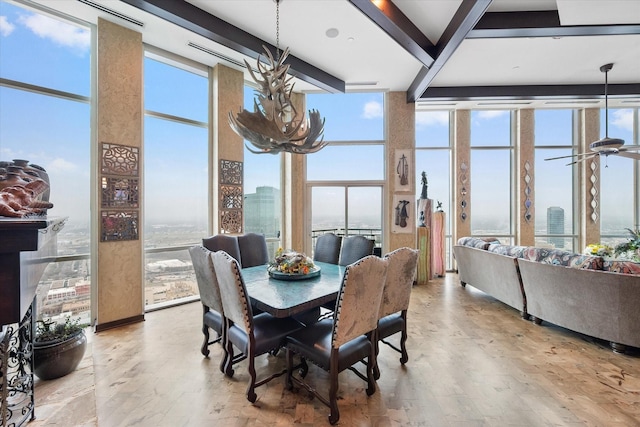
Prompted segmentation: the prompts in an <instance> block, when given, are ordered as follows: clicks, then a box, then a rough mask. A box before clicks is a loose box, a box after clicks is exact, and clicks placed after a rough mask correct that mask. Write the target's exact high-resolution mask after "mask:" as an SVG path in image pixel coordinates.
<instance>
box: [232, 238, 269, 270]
mask: <svg viewBox="0 0 640 427" xmlns="http://www.w3.org/2000/svg"><path fill="white" fill-rule="evenodd" d="M238 245H239V246H240V258H241V261H240V265H241V266H242V268H248V267H255V266H256V265H265V264H267V263H268V262H269V250H268V249H267V239H266V238H265V237H264V234H258V233H246V234H242V235H240V236H238Z"/></svg>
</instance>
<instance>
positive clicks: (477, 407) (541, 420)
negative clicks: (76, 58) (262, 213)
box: [29, 273, 640, 427]
mask: <svg viewBox="0 0 640 427" xmlns="http://www.w3.org/2000/svg"><path fill="white" fill-rule="evenodd" d="M200 316H201V308H200V305H199V303H193V304H187V305H182V306H178V307H173V308H170V309H166V310H162V311H156V312H151V313H147V314H146V316H145V318H146V320H145V322H142V323H138V324H134V325H128V326H123V327H120V328H117V329H113V330H107V331H103V332H100V333H99V334H89V337H88V338H89V343H88V346H89V351H88V352H87V355H86V357H85V359H84V360H83V362H82V364H81V366H80V368H79V369H78V370H76V371H75V372H73V373H72V374H70V375H68V376H66V377H63V378H60V379H58V380H53V381H40V380H37V381H36V416H37V420H36V421H34V422H32V423H30V424H29V426H30V427H40V426H64V427H73V426H100V427H112V426H113V427H124V426H150V427H157V426H168V427H169V426H170V427H175V426H189V427H197V426H211V425H216V426H225V427H226V426H263V425H264V426H267V425H268V426H274V425H275V426H290V425H296V426H300V427H304V426H326V425H328V421H327V416H328V414H329V411H328V408H327V407H325V406H324V405H323V404H322V403H321V402H319V401H318V399H311V398H310V396H309V394H308V393H307V392H305V391H304V390H298V391H294V392H291V391H289V390H287V389H286V388H285V387H284V382H283V378H280V379H276V380H274V381H272V382H270V383H269V384H267V385H265V386H262V387H259V388H258V389H256V392H257V394H258V399H257V401H256V402H255V404H251V403H249V402H248V401H247V400H246V397H245V392H246V385H247V381H248V373H247V371H246V363H245V362H242V363H240V364H238V365H236V367H235V370H236V373H235V375H234V377H233V378H227V377H226V376H224V375H223V374H222V373H221V372H220V371H219V361H220V358H221V357H222V351H221V348H220V346H218V345H214V346H212V347H211V354H210V356H209V357H208V358H205V357H203V356H202V355H201V354H200V345H201V340H202V333H201V331H200V321H201V320H200ZM408 319H409V338H408V341H407V347H408V350H409V362H408V363H407V364H406V366H402V365H401V364H400V362H399V354H398V353H396V352H394V351H393V350H391V349H390V348H388V347H386V346H384V345H381V346H380V359H379V364H380V369H381V372H382V376H381V378H380V380H379V381H378V387H377V391H376V393H375V394H374V395H373V396H367V395H366V392H365V388H366V386H365V383H364V382H363V381H362V380H361V379H359V378H357V377H356V376H355V375H353V374H352V373H350V372H348V371H345V372H343V373H341V374H340V390H339V401H338V405H339V408H340V425H344V426H349V427H351V426H385V427H386V426H438V427H449V426H483V427H486V426H500V427H502V426H526V427H531V426H598V427H600V426H607V427H609V426H613V427H619V426H625V427H627V426H640V350H638V349H631V351H630V354H627V355H620V354H615V353H613V352H612V351H611V350H610V349H609V348H608V345H607V343H604V342H602V341H599V340H596V339H593V338H590V337H585V336H583V335H580V334H576V333H573V332H571V331H568V330H565V329H563V328H559V327H557V326H555V325H550V324H547V323H546V322H545V323H543V324H542V325H535V324H533V323H532V322H530V321H526V320H523V319H522V318H521V317H520V313H519V312H517V311H516V310H514V309H512V308H510V307H507V306H505V305H504V304H502V303H500V302H498V301H496V300H495V299H493V298H491V297H489V296H487V295H485V294H484V293H482V292H480V291H477V290H476V289H474V288H473V287H472V286H467V287H465V288H463V287H461V286H460V285H459V281H458V278H457V275H455V274H452V273H448V274H447V275H446V276H445V278H441V279H436V280H433V281H431V282H430V283H429V284H427V285H421V286H416V287H414V289H413V293H412V296H411V306H410V309H409V313H408ZM394 339H396V338H395V337H394V338H392V340H394ZM284 366H285V357H284V352H280V353H279V354H278V355H276V356H272V355H264V356H260V357H259V358H258V359H257V361H256V368H257V370H258V376H259V377H260V375H261V374H267V373H269V372H271V371H273V370H277V369H282V368H283V367H284ZM307 379H308V380H310V381H313V383H314V384H315V385H316V387H317V388H318V389H320V390H323V391H324V390H327V389H328V375H327V374H326V372H324V371H322V370H321V369H319V368H317V367H315V366H310V370H309V374H308V376H307Z"/></svg>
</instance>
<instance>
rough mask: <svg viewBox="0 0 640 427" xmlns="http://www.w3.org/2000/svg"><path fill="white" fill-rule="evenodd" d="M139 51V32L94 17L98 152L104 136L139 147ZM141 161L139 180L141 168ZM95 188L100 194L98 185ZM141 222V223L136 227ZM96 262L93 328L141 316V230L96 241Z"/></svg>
mask: <svg viewBox="0 0 640 427" xmlns="http://www.w3.org/2000/svg"><path fill="white" fill-rule="evenodd" d="M143 54H144V52H143V47H142V35H141V34H140V33H137V32H135V31H131V30H128V29H126V28H123V27H121V26H118V25H115V24H112V23H110V22H108V21H105V20H103V19H99V20H98V58H97V62H98V76H99V79H98V100H97V132H96V134H97V140H96V141H94V144H96V146H97V151H98V152H99V151H100V146H101V143H102V142H107V143H112V144H119V145H127V146H132V147H140V148H142V117H143V106H142V92H143V86H142V61H143ZM140 157H141V158H140V162H141V163H142V156H140ZM140 166H141V167H140V171H141V172H140V176H139V179H140V181H139V182H140V184H142V182H143V172H142V171H144V168H143V167H142V164H141V165H140ZM96 169H99V168H96ZM99 172H100V171H99V170H97V173H99ZM96 182H97V183H99V180H96ZM140 190H141V191H140V193H139V194H140V196H139V197H140V199H139V204H140V206H143V195H144V192H143V191H142V188H140ZM94 191H95V194H100V188H99V187H98V186H96V188H94ZM98 203H100V202H99V201H98ZM93 215H94V216H97V223H98V224H99V223H100V210H99V209H97V210H94V213H93ZM141 228H142V227H140V223H139V224H138V229H139V230H140V229H141ZM94 265H97V275H96V278H97V288H96V289H97V313H94V315H95V316H96V329H97V330H100V329H103V328H106V327H110V326H115V325H117V324H121V323H127V322H132V321H138V320H142V318H143V315H144V293H143V286H144V280H143V278H144V275H143V246H142V235H140V236H139V238H138V240H130V241H121V242H120V241H114V242H101V243H98V253H97V262H96V263H94Z"/></svg>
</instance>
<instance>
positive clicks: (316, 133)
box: [229, 0, 327, 154]
mask: <svg viewBox="0 0 640 427" xmlns="http://www.w3.org/2000/svg"><path fill="white" fill-rule="evenodd" d="M280 1H281V0H275V2H276V57H275V58H274V57H273V55H272V54H271V52H270V51H269V49H267V47H266V46H262V48H263V49H264V50H265V53H266V57H267V59H268V61H269V64H268V65H267V66H265V65H264V64H263V63H262V62H261V61H260V57H259V56H258V60H257V70H258V73H259V74H260V75H259V76H257V75H256V74H255V73H254V71H253V69H252V67H251V66H250V65H249V63H248V62H247V61H246V60H245V61H244V62H245V65H246V66H247V69H248V70H249V74H250V75H251V78H253V80H254V81H255V82H256V84H257V85H258V89H256V90H255V94H256V96H255V98H254V100H253V112H250V111H247V110H244V109H243V110H242V111H240V112H239V113H238V114H237V115H235V116H234V115H233V113H232V112H230V113H229V125H230V126H231V128H232V129H233V130H234V131H235V132H236V133H237V134H238V135H240V136H242V137H243V138H244V139H246V140H247V141H249V142H250V143H251V144H253V146H254V147H255V148H256V149H257V150H254V149H251V148H250V147H249V146H247V149H248V150H249V151H251V152H252V153H256V154H263V153H271V154H277V153H279V152H282V151H285V152H289V153H295V154H308V153H314V152H316V151H318V150H320V149H322V148H323V147H324V146H325V145H327V143H326V142H324V141H323V138H322V134H323V132H324V118H322V117H321V116H320V113H319V112H318V111H317V110H309V119H307V118H306V117H305V116H304V114H302V115H299V114H298V111H297V110H296V108H295V107H294V106H293V103H292V102H291V95H292V92H293V84H291V83H290V82H291V80H292V79H293V77H290V76H289V75H288V71H289V64H287V65H285V64H284V61H285V59H286V58H287V56H288V55H289V48H286V49H285V50H284V52H283V53H282V55H280ZM318 138H320V140H319V141H318Z"/></svg>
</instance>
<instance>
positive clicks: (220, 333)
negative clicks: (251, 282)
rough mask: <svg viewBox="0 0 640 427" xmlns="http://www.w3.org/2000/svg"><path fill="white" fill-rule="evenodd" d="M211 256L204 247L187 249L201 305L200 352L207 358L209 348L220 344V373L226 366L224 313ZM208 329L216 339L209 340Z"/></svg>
mask: <svg viewBox="0 0 640 427" xmlns="http://www.w3.org/2000/svg"><path fill="white" fill-rule="evenodd" d="M211 254H212V252H211V251H210V250H209V249H207V248H205V247H204V246H200V245H197V246H193V247H191V248H189V255H190V256H191V262H192V263H193V269H194V270H195V273H196V282H197V283H198V291H199V292H200V302H201V303H202V333H203V334H204V342H203V343H202V347H201V349H200V351H201V353H202V355H203V356H205V357H208V356H209V346H210V345H211V344H215V343H217V342H220V343H221V345H222V347H223V351H224V352H225V355H224V357H223V360H222V362H221V363H220V370H221V371H222V370H223V368H224V366H225V365H226V357H227V353H226V350H224V312H223V309H222V298H221V297H220V288H219V286H218V279H217V278H216V273H215V271H214V267H213V260H212V259H211ZM209 329H213V330H214V331H215V333H216V334H217V338H216V339H214V340H211V341H210V340H209Z"/></svg>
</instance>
